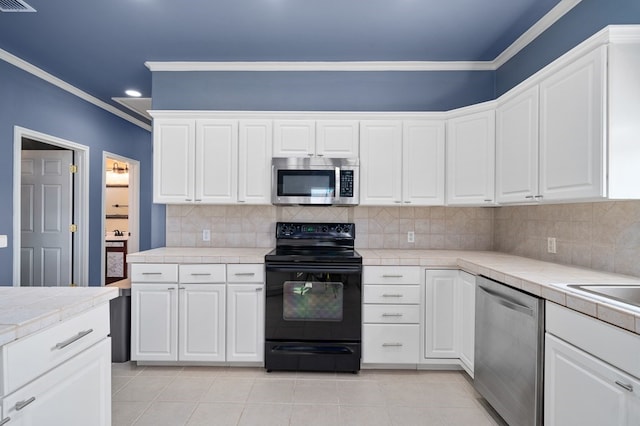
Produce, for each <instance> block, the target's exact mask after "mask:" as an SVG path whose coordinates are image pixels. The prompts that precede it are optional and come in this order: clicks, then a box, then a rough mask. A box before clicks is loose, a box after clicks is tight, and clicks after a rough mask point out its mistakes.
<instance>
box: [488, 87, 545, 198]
mask: <svg viewBox="0 0 640 426" xmlns="http://www.w3.org/2000/svg"><path fill="white" fill-rule="evenodd" d="M538 122H539V120H538V86H537V85H535V86H534V87H531V88H529V89H527V90H526V91H524V92H522V93H519V94H518V95H517V96H514V97H505V98H504V99H501V100H500V104H499V106H498V108H497V109H496V200H497V202H498V203H523V202H528V201H537V200H538V199H539V198H540V197H539V195H540V192H539V190H538Z"/></svg>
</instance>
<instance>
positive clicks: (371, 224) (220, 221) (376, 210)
mask: <svg viewBox="0 0 640 426" xmlns="http://www.w3.org/2000/svg"><path fill="white" fill-rule="evenodd" d="M494 210H495V209H492V208H480V207H469V208H458V207H300V206H290V207H275V206H179V205H168V206H167V223H166V232H167V234H166V235H167V236H166V238H167V239H166V245H167V247H272V246H274V245H275V237H274V235H273V234H274V232H275V223H276V222H277V221H308V222H354V223H355V224H356V247H359V248H420V249H465V250H491V249H492V247H493V216H494ZM203 229H210V230H211V240H210V241H202V230H203ZM408 231H413V232H414V233H415V242H414V243H408V242H407V232H408Z"/></svg>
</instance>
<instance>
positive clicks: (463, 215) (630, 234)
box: [166, 201, 640, 277]
mask: <svg viewBox="0 0 640 426" xmlns="http://www.w3.org/2000/svg"><path fill="white" fill-rule="evenodd" d="M277 221H309V222H355V224H356V232H357V236H356V247H358V248H373V249H375V248H417V249H464V250H496V251H501V252H505V253H511V254H516V255H520V256H526V257H530V258H534V259H540V260H545V261H549V262H555V263H562V264H568V265H575V266H583V267H588V268H593V269H597V270H601V271H608V272H616V273H620V274H628V275H634V276H639V277H640V201H607V202H598V203H577V204H557V205H537V206H515V207H498V208H485V207H364V206H358V207H299V206H291V207H282V206H278V207H276V206H176V205H168V206H167V223H166V231H167V234H166V235H167V240H166V245H167V246H168V247H273V246H274V245H275V238H274V235H273V234H274V230H275V223H276V222H277ZM203 229H210V230H211V241H202V230H203ZM408 231H413V232H414V233H415V242H414V243H408V242H407V232H408ZM547 237H553V238H556V242H557V253H556V254H550V253H547Z"/></svg>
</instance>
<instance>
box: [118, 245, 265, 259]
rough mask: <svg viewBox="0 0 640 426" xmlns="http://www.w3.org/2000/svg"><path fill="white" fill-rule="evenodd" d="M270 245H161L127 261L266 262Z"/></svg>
mask: <svg viewBox="0 0 640 426" xmlns="http://www.w3.org/2000/svg"><path fill="white" fill-rule="evenodd" d="M271 250H272V248H270V247H258V248H236V247H233V248H231V247H227V248H213V247H211V248H209V247H161V248H157V249H152V250H146V251H141V252H138V253H131V254H128V255H127V263H264V255H265V254H267V253H269V252H270V251H271Z"/></svg>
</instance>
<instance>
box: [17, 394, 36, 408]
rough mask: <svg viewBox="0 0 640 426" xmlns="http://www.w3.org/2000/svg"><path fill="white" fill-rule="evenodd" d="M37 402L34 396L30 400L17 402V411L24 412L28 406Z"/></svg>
mask: <svg viewBox="0 0 640 426" xmlns="http://www.w3.org/2000/svg"><path fill="white" fill-rule="evenodd" d="M35 400H36V397H35V396H32V397H31V398H29V399H27V400H24V401H18V402H16V411H20V410H22V409H23V408H24V407H26V406H27V405H29V404H31V403H32V402H33V401H35Z"/></svg>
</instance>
